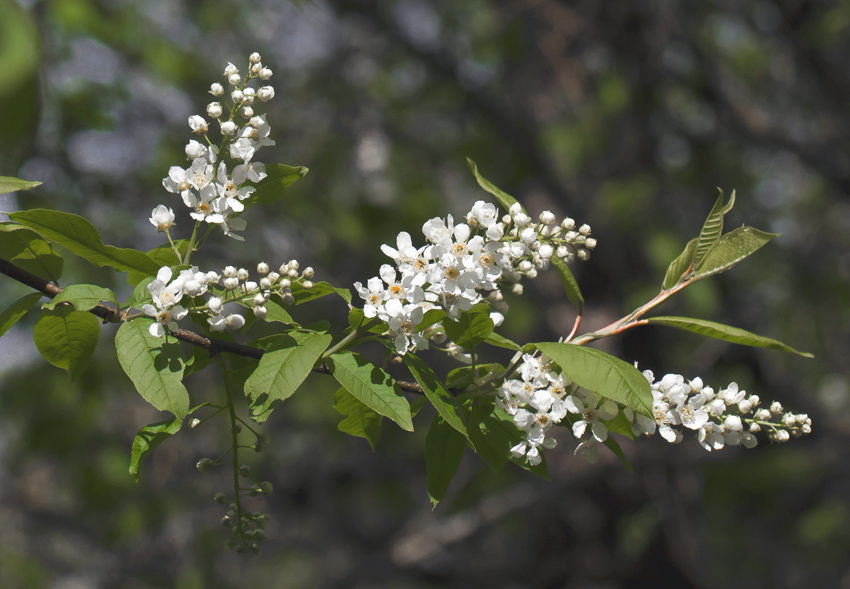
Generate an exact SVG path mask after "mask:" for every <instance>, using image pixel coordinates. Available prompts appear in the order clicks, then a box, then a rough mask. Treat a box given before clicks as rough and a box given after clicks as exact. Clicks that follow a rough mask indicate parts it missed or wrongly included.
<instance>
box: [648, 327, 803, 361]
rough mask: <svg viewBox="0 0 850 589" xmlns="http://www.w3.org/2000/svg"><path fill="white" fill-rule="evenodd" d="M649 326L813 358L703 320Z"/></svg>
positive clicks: (781, 344)
mask: <svg viewBox="0 0 850 589" xmlns="http://www.w3.org/2000/svg"><path fill="white" fill-rule="evenodd" d="M647 321H648V322H649V323H650V324H654V325H667V326H669V327H675V328H677V329H684V330H685V331H690V332H692V333H698V334H700V335H704V336H706V337H713V338H715V339H720V340H723V341H727V342H731V343H733V344H741V345H744V346H755V347H758V348H770V349H772V350H781V351H783V352H791V353H792V354H798V355H800V356H804V357H806V358H814V356H813V355H812V354H809V353H808V352H801V351H799V350H795V349H794V348H792V347H791V346H788V345H786V344H783V343H782V342H780V341H777V340H775V339H771V338H769V337H764V336H762V335H757V334H755V333H751V332H749V331H746V330H745V329H741V328H739V327H732V326H731V325H724V324H723V323H715V322H714V321H706V320H704V319H691V318H690V317H650V318H649V319H647Z"/></svg>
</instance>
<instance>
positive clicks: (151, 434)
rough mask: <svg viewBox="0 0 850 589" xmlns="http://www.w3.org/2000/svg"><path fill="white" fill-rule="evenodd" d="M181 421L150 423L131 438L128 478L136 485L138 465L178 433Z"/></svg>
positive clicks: (204, 404)
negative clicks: (131, 447) (131, 446)
mask: <svg viewBox="0 0 850 589" xmlns="http://www.w3.org/2000/svg"><path fill="white" fill-rule="evenodd" d="M206 405H208V403H201V404H200V405H196V406H194V407H192V408H191V409H189V411H188V412H187V415H189V414H191V413H194V412H195V411H197V410H198V409H200V408H201V407H205V406H206ZM182 425H183V421H182V420H180V419H177V418H176V417H172V418H171V419H166V420H165V421H160V422H157V423H151V424H150V425H146V426H145V427H143V428H142V429H140V430H139V433H137V434H136V437H135V438H133V449H132V451H131V452H130V476H131V477H133V480H134V481H136V482H137V483H138V482H139V465H140V464H141V462H142V460H144V459H145V458H146V457H147V456H148V454H150V453H151V452H152V451H153V449H154V448H156V447H157V446H159V445H160V444H161V443H163V442H164V441H165V440H167V439H168V438H170V437H171V436H173V435H174V434H176V433H177V432H178V431H180V427H181V426H182Z"/></svg>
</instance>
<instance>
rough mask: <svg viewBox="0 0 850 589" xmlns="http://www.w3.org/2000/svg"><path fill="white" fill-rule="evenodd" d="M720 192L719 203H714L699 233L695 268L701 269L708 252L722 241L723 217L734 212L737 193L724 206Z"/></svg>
mask: <svg viewBox="0 0 850 589" xmlns="http://www.w3.org/2000/svg"><path fill="white" fill-rule="evenodd" d="M717 190H718V192H720V196H719V197H718V198H717V201H716V202H715V203H714V206H713V207H712V208H711V212H709V213H708V217H707V218H706V220H705V223H704V224H703V226H702V230H701V231H700V232H699V237H698V238H697V245H696V249H695V250H694V260H693V262H694V267H695V268H699V265H700V263H701V262H702V261H703V259H704V258H705V256H706V254H708V251H709V250H710V249H711V248H713V247H714V244H716V243H717V240H718V239H720V235H721V234H722V233H723V215H725V214H726V213H728V212H729V211H730V210H732V207H733V206H734V205H735V191H734V190H733V191H732V196H731V197H730V199H729V204H728V205H726V206H724V205H723V191H722V190H720V189H719V188H718V189H717Z"/></svg>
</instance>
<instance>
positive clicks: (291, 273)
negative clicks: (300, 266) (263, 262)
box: [286, 269, 298, 278]
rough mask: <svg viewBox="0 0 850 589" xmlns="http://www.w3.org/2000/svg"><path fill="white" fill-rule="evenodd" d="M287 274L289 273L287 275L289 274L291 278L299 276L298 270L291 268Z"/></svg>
mask: <svg viewBox="0 0 850 589" xmlns="http://www.w3.org/2000/svg"><path fill="white" fill-rule="evenodd" d="M286 275H287V276H289V277H290V278H298V270H295V269H290V270H289V271H288V272H287V273H286Z"/></svg>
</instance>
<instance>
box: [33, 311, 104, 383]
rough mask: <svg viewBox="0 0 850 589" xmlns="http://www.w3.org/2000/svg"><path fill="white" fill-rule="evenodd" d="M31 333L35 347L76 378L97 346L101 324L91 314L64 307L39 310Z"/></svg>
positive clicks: (51, 361)
mask: <svg viewBox="0 0 850 589" xmlns="http://www.w3.org/2000/svg"><path fill="white" fill-rule="evenodd" d="M32 335H33V341H35V347H36V348H38V351H39V353H40V354H41V355H42V356H43V357H44V359H45V360H47V361H48V362H50V363H51V364H53V365H54V366H56V367H57V368H62V369H64V370H67V371H68V372H69V373H70V374H71V376H73V377H77V376H79V375H80V374H81V373H82V371H83V370H84V369H85V367H86V366H87V365H88V363H89V361H90V360H91V357H92V355H93V354H94V349H95V348H96V347H97V340H98V338H99V337H100V323H99V321H98V320H97V317H95V316H94V315H92V314H91V313H81V312H79V311H74V310H73V309H72V308H71V307H67V306H66V307H61V308H59V309H53V310H48V311H42V312H41V316H40V317H39V318H38V320H37V321H36V322H35V326H34V327H33V333H32Z"/></svg>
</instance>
